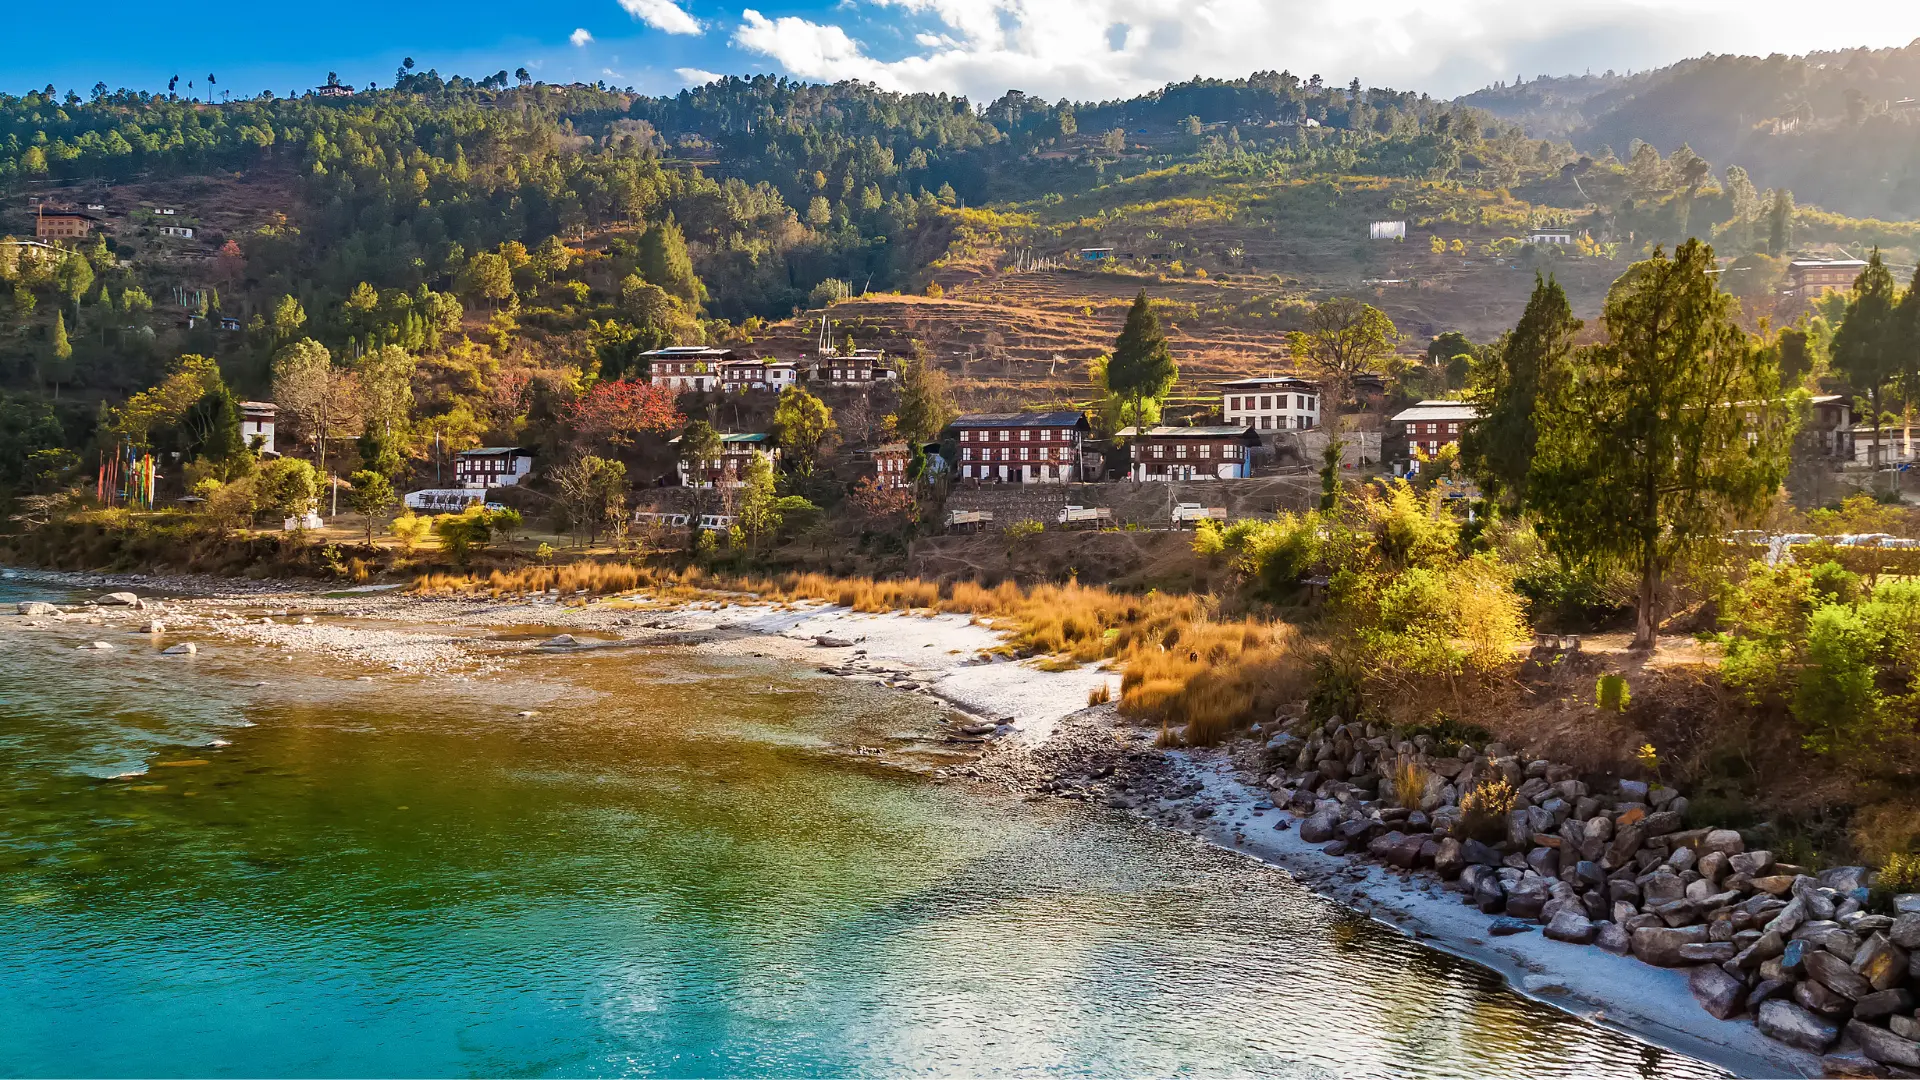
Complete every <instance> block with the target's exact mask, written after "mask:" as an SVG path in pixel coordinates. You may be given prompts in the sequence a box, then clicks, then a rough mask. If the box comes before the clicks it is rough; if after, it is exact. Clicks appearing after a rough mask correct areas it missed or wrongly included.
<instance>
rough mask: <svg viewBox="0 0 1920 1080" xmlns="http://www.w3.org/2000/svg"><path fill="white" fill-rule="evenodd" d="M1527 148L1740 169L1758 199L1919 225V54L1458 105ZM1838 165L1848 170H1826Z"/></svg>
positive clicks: (1803, 59) (1525, 86)
mask: <svg viewBox="0 0 1920 1080" xmlns="http://www.w3.org/2000/svg"><path fill="white" fill-rule="evenodd" d="M1460 104H1463V105H1470V106H1473V107H1476V108H1483V109H1486V110H1488V111H1489V112H1491V113H1493V114H1494V115H1495V116H1498V117H1500V118H1501V119H1503V120H1507V121H1512V122H1518V123H1520V124H1522V125H1523V126H1524V127H1525V128H1526V129H1527V132H1528V134H1529V135H1531V136H1533V137H1535V138H1545V139H1567V140H1569V141H1571V142H1572V144H1573V145H1574V146H1575V147H1577V148H1579V149H1580V150H1581V151H1583V152H1584V153H1587V154H1591V155H1595V156H1601V155H1604V154H1605V153H1606V152H1607V151H1608V150H1609V149H1611V150H1612V152H1613V153H1615V154H1618V155H1621V157H1622V158H1623V159H1624V158H1625V156H1626V155H1627V154H1628V153H1629V152H1630V151H1631V149H1632V144H1633V143H1634V142H1635V141H1636V140H1637V141H1642V142H1646V143H1650V144H1652V145H1653V146H1655V147H1658V148H1659V149H1660V150H1661V151H1662V152H1663V153H1670V152H1672V151H1674V150H1677V149H1679V148H1680V147H1681V146H1689V147H1691V148H1692V150H1693V151H1694V152H1695V153H1698V154H1700V155H1702V156H1704V157H1706V158H1708V159H1710V160H1712V161H1716V162H1724V163H1727V164H1738V165H1740V166H1742V167H1743V168H1745V169H1746V171H1747V172H1748V174H1749V175H1750V176H1751V177H1752V178H1753V182H1754V183H1755V184H1757V185H1760V186H1762V187H1784V188H1790V189H1792V190H1793V192H1794V193H1795V195H1796V196H1797V197H1798V198H1799V199H1800V200H1801V201H1803V202H1811V203H1817V204H1819V205H1820V206H1823V207H1825V208H1827V209H1829V210H1834V211H1838V212H1841V213H1845V214H1851V215H1855V216H1859V217H1877V218H1890V219H1896V220H1907V219H1912V218H1915V217H1920V42H1915V43H1913V44H1911V45H1908V46H1906V47H1904V48H1897V49H1877V50H1869V49H1856V50H1848V51H1844V52H1824V53H1809V54H1807V55H1805V56H1791V57H1790V56H1780V55H1774V56H1769V57H1764V58H1762V57H1751V56H1705V57H1700V58H1697V59H1692V60H1685V61H1682V62H1680V63H1678V64H1674V65H1672V66H1671V67H1666V68H1661V69H1659V70H1657V71H1651V72H1642V73H1638V74H1636V75H1633V76H1631V77H1622V76H1615V75H1613V74H1612V73H1608V74H1607V75H1606V76H1579V77H1568V78H1559V79H1553V78H1542V79H1538V80H1535V81H1533V82H1527V83H1518V84H1515V85H1513V86H1498V87H1489V88H1488V89H1486V90H1481V91H1478V92H1476V93H1473V94H1469V95H1467V96H1465V97H1463V98H1461V99H1460ZM1840 161H1844V162H1846V168H1844V169H1839V168H1835V167H1834V163H1835V162H1840Z"/></svg>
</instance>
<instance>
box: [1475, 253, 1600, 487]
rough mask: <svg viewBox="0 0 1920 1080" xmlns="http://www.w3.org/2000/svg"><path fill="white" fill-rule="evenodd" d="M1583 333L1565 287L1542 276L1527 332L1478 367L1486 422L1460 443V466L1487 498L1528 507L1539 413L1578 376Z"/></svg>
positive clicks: (1530, 303) (1511, 337)
mask: <svg viewBox="0 0 1920 1080" xmlns="http://www.w3.org/2000/svg"><path fill="white" fill-rule="evenodd" d="M1581 325H1582V324H1581V322H1580V320H1579V319H1576V318H1574V317H1573V307H1572V305H1570V304H1568V303H1567V294H1566V290H1564V289H1562V288H1561V287H1560V283H1559V282H1558V281H1555V280H1554V279H1552V278H1541V277H1540V276H1539V275H1537V274H1536V275H1535V276H1534V279H1533V296H1532V297H1531V298H1530V299H1528V300H1527V309H1526V311H1525V312H1523V313H1522V314H1521V316H1520V322H1519V324H1518V325H1517V326H1515V327H1514V328H1513V330H1512V331H1511V332H1509V333H1508V334H1506V335H1505V336H1504V337H1502V338H1501V339H1500V341H1499V342H1497V343H1496V344H1495V345H1494V347H1493V348H1491V349H1487V350H1485V354H1484V355H1483V356H1481V357H1479V358H1477V359H1476V360H1475V361H1474V363H1473V383H1474V389H1473V400H1474V402H1475V404H1477V405H1478V406H1479V407H1480V419H1479V420H1478V421H1476V422H1475V423H1474V424H1473V426H1471V427H1469V428H1468V429H1467V431H1466V433H1465V434H1464V435H1462V436H1461V438H1460V460H1461V463H1462V464H1463V465H1464V466H1465V467H1466V470H1467V471H1468V472H1469V473H1470V474H1472V475H1473V477H1474V479H1476V480H1478V481H1479V483H1480V487H1481V490H1483V491H1485V492H1486V493H1487V497H1488V498H1491V499H1496V500H1498V501H1500V502H1501V503H1503V504H1504V505H1506V506H1507V507H1508V508H1511V509H1517V508H1518V507H1520V506H1522V505H1523V504H1524V503H1525V502H1526V498H1527V470H1528V468H1529V466H1530V465H1531V464H1532V461H1533V450H1534V445H1535V444H1536V443H1537V442H1538V441H1539V439H1540V431H1539V426H1538V423H1537V421H1536V419H1535V408H1536V407H1537V405H1538V403H1539V401H1540V398H1541V396H1542V394H1543V392H1550V391H1551V390H1552V389H1553V388H1554V387H1555V386H1557V385H1558V384H1559V383H1560V382H1562V381H1563V380H1564V379H1565V378H1566V376H1567V374H1568V372H1569V371H1570V370H1571V368H1572V358H1573V339H1574V335H1576V334H1578V333H1579V332H1580V327H1581Z"/></svg>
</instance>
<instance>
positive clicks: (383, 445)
mask: <svg viewBox="0 0 1920 1080" xmlns="http://www.w3.org/2000/svg"><path fill="white" fill-rule="evenodd" d="M356 448H357V449H358V450H359V452H360V467H361V468H362V469H365V470H367V471H369V472H375V473H378V474H380V475H381V476H384V477H386V478H387V479H389V480H391V479H393V478H394V477H397V476H399V475H400V470H401V469H403V468H405V467H406V462H405V460H404V459H403V458H401V456H400V449H399V447H398V446H397V445H396V443H395V440H394V438H393V436H392V435H391V434H390V433H389V432H388V429H387V425H385V424H382V423H379V422H378V421H376V420H374V419H372V418H369V419H368V421H367V425H366V427H364V428H362V429H361V431H360V438H359V440H358V442H357V443H356Z"/></svg>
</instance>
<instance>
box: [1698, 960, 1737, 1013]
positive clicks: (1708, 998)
mask: <svg viewBox="0 0 1920 1080" xmlns="http://www.w3.org/2000/svg"><path fill="white" fill-rule="evenodd" d="M1687 986H1688V988H1689V989H1691V990H1692V991H1693V996H1694V998H1695V999H1696V1000H1698V1001H1699V1002H1700V1007H1701V1008H1703V1009H1705V1010H1707V1012H1709V1013H1711V1014H1712V1015H1713V1018H1714V1019H1715V1020H1731V1019H1733V1018H1734V1017H1735V1016H1738V1015H1739V1014H1740V1012H1741V1011H1742V1010H1743V1009H1745V1008H1746V1004H1747V984H1746V983H1744V982H1741V981H1740V980H1739V979H1736V978H1734V977H1733V976H1731V975H1729V974H1727V973H1726V972H1725V971H1722V970H1721V969H1720V967H1719V966H1718V965H1716V964H1702V965H1700V966H1699V967H1697V968H1694V969H1693V971H1691V972H1690V973H1688V975H1687Z"/></svg>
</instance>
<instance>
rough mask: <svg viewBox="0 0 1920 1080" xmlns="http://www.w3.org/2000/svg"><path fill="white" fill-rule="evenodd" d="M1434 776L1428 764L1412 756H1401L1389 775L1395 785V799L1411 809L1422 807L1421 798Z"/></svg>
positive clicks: (1400, 804) (1399, 803)
mask: <svg viewBox="0 0 1920 1080" xmlns="http://www.w3.org/2000/svg"><path fill="white" fill-rule="evenodd" d="M1432 778H1433V773H1432V771H1431V770H1429V769H1428V768H1427V767H1426V766H1424V765H1422V764H1420V763H1419V762H1418V761H1415V760H1414V759H1412V758H1400V759H1399V760H1397V761H1395V762H1394V763H1393V772H1392V774H1391V775H1390V776H1389V777H1388V780H1389V782H1391V783H1392V785H1393V801H1394V802H1395V803H1396V804H1397V805H1399V806H1404V807H1406V808H1407V809H1409V810H1418V809H1420V799H1421V798H1422V797H1423V796H1424V795H1425V794H1426V792H1427V782H1428V781H1429V780H1431V779H1432Z"/></svg>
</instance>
